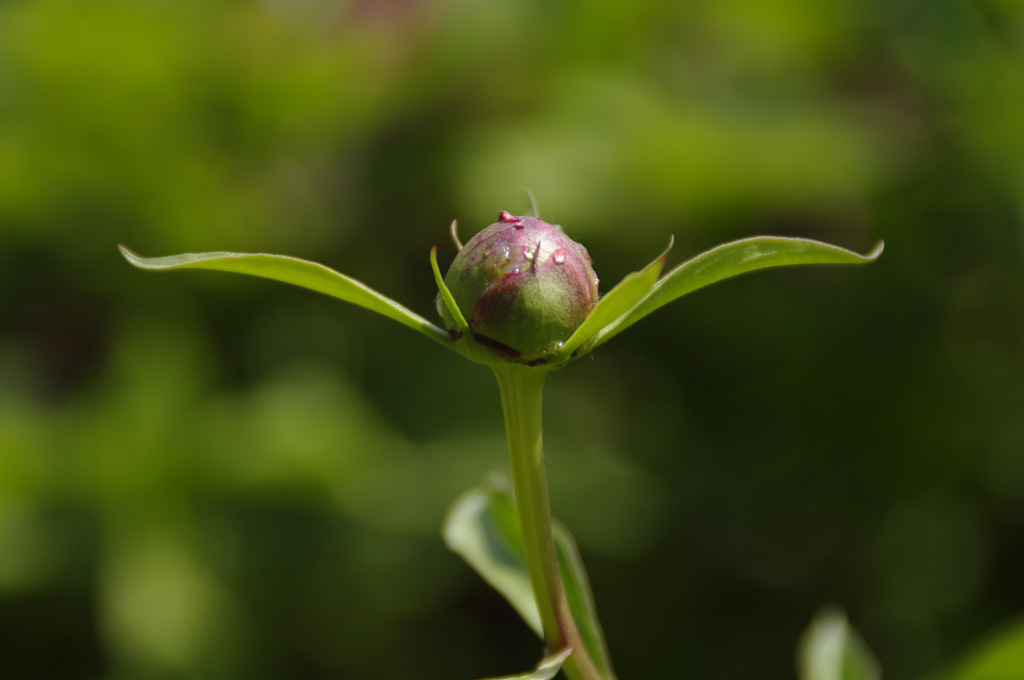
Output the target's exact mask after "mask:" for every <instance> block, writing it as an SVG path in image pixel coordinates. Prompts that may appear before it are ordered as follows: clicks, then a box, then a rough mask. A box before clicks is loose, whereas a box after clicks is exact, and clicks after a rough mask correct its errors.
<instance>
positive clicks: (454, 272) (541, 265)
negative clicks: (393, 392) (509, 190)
mask: <svg viewBox="0 0 1024 680" xmlns="http://www.w3.org/2000/svg"><path fill="white" fill-rule="evenodd" d="M444 283H445V286H447V287H448V289H449V290H450V291H451V293H452V297H453V298H454V299H455V304H456V305H458V308H459V310H460V311H461V312H462V315H463V316H464V317H465V318H466V321H467V322H468V324H469V328H470V330H471V331H472V332H473V335H474V337H475V338H476V340H477V341H478V342H480V343H481V344H482V345H484V346H486V347H488V348H490V349H491V350H493V351H495V352H497V353H498V354H500V355H501V356H503V357H505V358H506V359H508V360H511V361H515V362H519V363H527V364H529V363H539V362H542V361H543V360H544V359H545V358H546V357H548V356H549V355H550V354H552V353H553V352H555V351H556V350H557V349H558V348H559V347H560V346H561V345H562V343H563V342H565V341H566V340H567V339H568V338H569V336H570V335H572V332H573V331H574V330H576V328H578V327H579V325H580V324H581V323H583V320H584V319H586V318H587V315H588V314H590V311H591V310H592V309H593V308H594V305H595V304H597V298H598V292H597V275H596V274H595V273H594V269H593V267H592V266H591V264H590V255H588V254H587V249H586V248H584V247H583V246H581V245H580V244H579V243H576V242H575V241H573V240H572V239H570V238H569V237H568V236H566V235H565V232H563V231H562V228H561V227H559V226H557V225H551V224H548V223H547V222H545V221H543V220H541V219H538V218H536V217H516V216H514V215H511V214H509V213H508V212H507V211H504V210H502V211H501V213H499V217H498V221H497V222H495V223H494V224H492V225H490V226H489V227H487V228H486V229H484V230H483V231H481V232H480V233H479V234H477V235H476V236H474V237H473V238H472V239H470V241H469V242H468V243H467V244H466V245H465V247H463V248H462V250H460V251H459V254H458V255H457V256H456V257H455V260H454V261H453V262H452V265H451V268H449V270H448V274H447V275H446V276H445V278H444ZM437 308H438V311H439V312H440V313H441V317H442V318H443V319H444V323H445V326H446V328H447V329H448V332H449V333H452V334H455V333H457V332H458V327H457V326H456V324H455V321H454V319H452V317H451V314H449V313H448V310H447V308H446V307H445V306H444V303H443V302H442V301H441V299H440V296H439V297H438V302H437Z"/></svg>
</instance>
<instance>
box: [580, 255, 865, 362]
mask: <svg viewBox="0 0 1024 680" xmlns="http://www.w3.org/2000/svg"><path fill="white" fill-rule="evenodd" d="M882 248H883V244H882V242H881V241H879V243H878V245H876V246H875V247H874V248H873V249H872V250H871V252H869V253H868V254H866V255H860V254H858V253H855V252H853V251H852V250H846V249H845V248H840V247H838V246H833V245H830V244H828V243H822V242H821V241H812V240H810V239H804V238H786V237H782V236H755V237H753V238H746V239H741V240H739V241H732V242H731V243H724V244H722V245H720V246H717V247H715V248H712V249H711V250H708V251H706V252H704V253H701V254H700V255H697V256H696V257H694V258H692V259H690V260H688V261H686V262H684V263H682V264H681V265H679V266H678V267H676V268H675V269H673V270H672V271H670V272H669V273H668V274H666V275H665V276H663V277H662V278H661V279H660V280H659V281H658V282H657V283H655V284H654V286H653V287H652V289H651V292H650V294H649V295H648V296H647V297H646V298H644V299H643V300H642V301H641V302H640V303H639V304H638V305H637V306H636V307H635V308H634V309H633V310H632V311H631V312H629V313H628V314H626V315H625V316H623V317H622V318H620V319H619V320H618V321H617V322H616V323H615V324H613V325H611V326H606V327H605V328H603V329H602V330H601V331H600V332H599V333H598V335H597V336H596V337H595V339H594V344H593V347H596V346H598V345H600V344H602V343H604V342H606V341H607V340H608V339H609V338H611V337H613V336H614V335H617V334H618V333H620V332H622V331H624V330H625V329H627V328H629V327H630V326H632V325H633V324H634V323H636V322H637V321H639V320H640V319H642V318H643V317H645V316H647V315H648V314H650V313H651V312H653V311H654V310H656V309H658V308H659V307H661V306H663V305H666V304H668V303H669V302H672V301H673V300H675V299H677V298H680V297H682V296H683V295H686V294H687V293H691V292H693V291H695V290H697V289H698V288H703V287H704V286H710V285H711V284H712V283H716V282H718V281H722V280H724V279H728V278H732V277H733V276H739V275H740V274H746V273H747V272H752V271H757V270H758V269H768V268H773V267H789V266H793V265H809V264H867V263H868V262H874V261H875V260H876V259H877V258H878V256H879V255H881V253H882Z"/></svg>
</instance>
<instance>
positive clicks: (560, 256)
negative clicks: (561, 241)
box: [551, 248, 565, 264]
mask: <svg viewBox="0 0 1024 680" xmlns="http://www.w3.org/2000/svg"><path fill="white" fill-rule="evenodd" d="M551 259H552V260H554V261H555V264H565V251H564V250H562V249H561V248H559V249H558V250H556V251H555V252H554V253H552V255H551Z"/></svg>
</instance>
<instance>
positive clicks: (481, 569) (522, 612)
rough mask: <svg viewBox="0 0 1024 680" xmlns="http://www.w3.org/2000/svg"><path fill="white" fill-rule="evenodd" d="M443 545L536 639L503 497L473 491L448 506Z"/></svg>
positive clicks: (533, 606) (511, 516)
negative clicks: (505, 603)
mask: <svg viewBox="0 0 1024 680" xmlns="http://www.w3.org/2000/svg"><path fill="white" fill-rule="evenodd" d="M442 532H443V534H444V542H445V544H446V545H447V546H448V548H449V549H451V550H452V551H453V552H455V553H457V554H458V555H459V556H461V557H462V559H464V560H466V562H467V563H468V564H469V566H471V567H472V568H473V570H474V571H476V573H478V574H479V575H480V576H481V577H482V578H483V579H484V580H485V581H487V583H488V584H489V585H490V586H491V587H492V588H494V589H495V590H497V591H498V592H499V593H500V594H501V595H502V597H504V598H505V599H506V600H508V603H509V604H510V605H512V608H513V609H515V610H516V612H518V613H519V616H521V617H522V619H523V621H525V622H526V624H527V625H528V626H530V628H532V629H533V632H535V633H536V634H537V636H538V637H541V638H543V636H544V633H543V627H542V626H541V622H540V612H538V611H537V602H536V601H535V600H534V599H533V587H532V586H531V585H530V575H529V572H528V571H527V569H526V555H525V553H524V552H523V536H522V533H521V532H520V529H519V515H518V514H517V513H516V507H515V505H514V504H513V502H512V499H511V498H510V497H509V496H508V494H505V493H502V492H500V491H495V490H492V489H485V488H473V489H470V490H469V491H467V492H466V493H464V494H462V495H461V496H460V497H459V498H458V499H457V500H456V501H455V503H453V504H452V507H451V509H450V510H449V511H448V516H447V517H446V518H445V521H444V527H443V529H442Z"/></svg>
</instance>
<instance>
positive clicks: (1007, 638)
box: [932, 620, 1024, 680]
mask: <svg viewBox="0 0 1024 680" xmlns="http://www.w3.org/2000/svg"><path fill="white" fill-rule="evenodd" d="M932 677H933V678H934V680H1019V679H1020V678H1024V620H1019V621H1017V622H1016V623H1015V624H1012V625H1010V626H1008V627H1006V628H1005V629H1003V630H1001V631H999V632H997V633H994V634H992V635H990V636H989V637H988V638H987V639H986V640H984V641H983V642H982V643H981V644H980V645H979V646H978V648H977V649H975V650H974V651H972V652H971V653H970V654H969V655H968V656H967V658H966V659H964V660H962V661H960V662H958V663H956V664H954V665H953V666H952V667H951V668H950V669H947V670H945V671H943V672H940V673H938V674H936V675H934V676H932Z"/></svg>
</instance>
